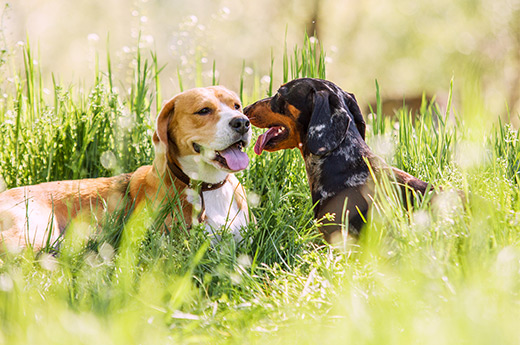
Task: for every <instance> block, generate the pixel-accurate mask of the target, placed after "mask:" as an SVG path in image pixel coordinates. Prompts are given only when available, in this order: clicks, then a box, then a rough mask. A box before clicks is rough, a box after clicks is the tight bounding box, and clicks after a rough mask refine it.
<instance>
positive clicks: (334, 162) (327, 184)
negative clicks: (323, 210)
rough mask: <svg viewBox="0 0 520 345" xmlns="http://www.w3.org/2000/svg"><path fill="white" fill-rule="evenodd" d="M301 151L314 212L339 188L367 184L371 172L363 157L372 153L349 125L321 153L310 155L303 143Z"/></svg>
mask: <svg viewBox="0 0 520 345" xmlns="http://www.w3.org/2000/svg"><path fill="white" fill-rule="evenodd" d="M301 151H302V155H303V156H304V158H305V159H304V160H305V168H306V170H307V176H308V180H309V186H310V189H311V194H312V202H313V203H314V204H315V203H318V206H317V207H316V208H315V212H317V211H318V209H319V208H320V206H321V205H323V204H324V203H325V202H326V201H327V200H329V199H331V198H333V197H335V196H336V195H337V194H338V193H339V192H341V191H342V190H345V189H347V188H353V187H358V186H361V185H364V184H366V182H367V179H368V177H369V175H370V173H369V168H368V166H367V163H366V159H370V158H371V157H372V156H373V154H372V153H371V151H370V149H369V148H368V146H367V144H366V143H365V141H364V140H363V138H362V137H361V135H360V134H359V132H357V130H354V129H349V131H348V134H347V136H346V138H345V139H344V140H343V141H342V142H341V144H340V145H339V146H338V147H337V148H336V149H334V150H333V151H331V152H328V153H326V154H324V155H321V156H318V155H313V154H312V153H310V152H309V149H308V148H307V147H306V145H305V144H304V145H303V147H302V150H301Z"/></svg>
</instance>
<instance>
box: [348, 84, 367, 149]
mask: <svg viewBox="0 0 520 345" xmlns="http://www.w3.org/2000/svg"><path fill="white" fill-rule="evenodd" d="M343 100H344V101H345V104H346V105H347V108H348V110H349V111H350V113H351V114H352V116H353V117H354V123H355V124H356V127H357V129H358V131H359V134H361V137H362V138H363V140H365V129H366V124H365V119H364V118H363V114H361V109H359V105H358V103H357V101H356V96H354V94H353V93H348V92H345V93H344V95H343Z"/></svg>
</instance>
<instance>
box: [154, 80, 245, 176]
mask: <svg viewBox="0 0 520 345" xmlns="http://www.w3.org/2000/svg"><path fill="white" fill-rule="evenodd" d="M156 122H157V123H156V131H155V133H154V136H153V140H154V144H155V147H156V160H155V164H156V166H157V167H158V168H159V169H160V170H163V171H164V169H166V163H167V160H170V161H173V162H175V163H177V164H179V165H180V166H181V168H182V170H183V171H184V172H185V173H186V174H187V175H188V176H189V177H191V178H193V179H196V180H202V181H205V182H208V183H216V182H219V181H222V180H223V179H224V178H225V176H226V175H227V174H228V173H230V172H236V171H239V170H242V169H245V168H246V167H247V165H248V163H249V158H248V157H247V154H246V153H245V152H243V148H244V146H247V145H248V144H249V142H250V140H251V128H250V124H249V120H248V119H247V117H246V116H244V114H243V113H242V106H241V103H240V99H239V98H238V96H237V95H236V94H235V93H234V92H232V91H230V90H228V89H226V88H224V87H222V86H211V87H206V88H196V89H191V90H188V91H185V92H182V93H180V94H178V95H177V96H175V97H174V98H172V99H171V100H170V101H168V102H167V103H166V105H165V106H164V107H163V109H162V110H161V112H160V114H159V116H158V117H157V121H156Z"/></svg>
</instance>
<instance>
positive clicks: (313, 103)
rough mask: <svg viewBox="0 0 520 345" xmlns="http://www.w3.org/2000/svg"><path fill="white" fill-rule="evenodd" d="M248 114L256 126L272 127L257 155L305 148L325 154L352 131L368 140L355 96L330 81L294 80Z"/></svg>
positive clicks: (261, 139)
mask: <svg viewBox="0 0 520 345" xmlns="http://www.w3.org/2000/svg"><path fill="white" fill-rule="evenodd" d="M244 114H246V116H247V117H248V118H249V119H250V120H251V123H252V124H253V125H254V126H257V127H260V128H269V130H268V131H267V132H265V133H264V134H262V135H260V137H259V138H258V140H257V142H256V145H255V152H256V153H257V154H260V153H262V151H263V150H266V151H277V150H281V149H291V148H295V147H298V148H300V150H303V148H304V147H305V148H306V149H308V150H309V152H310V153H312V154H314V155H324V154H326V153H328V152H330V151H332V150H334V149H335V148H336V147H338V145H339V144H340V143H341V142H342V141H343V140H344V138H345V137H346V136H347V135H349V134H348V133H349V132H350V133H354V134H357V133H359V135H360V136H361V138H362V139H365V121H364V120H363V115H362V114H361V110H360V109H359V106H358V104H357V102H356V99H355V97H354V95H353V94H351V93H348V92H345V91H343V90H341V89H340V88H339V87H338V86H336V85H335V84H334V83H332V82H329V81H326V80H321V79H311V78H301V79H295V80H293V81H290V82H288V83H287V84H284V85H282V86H281V87H280V88H279V89H278V92H277V93H276V94H275V95H274V96H273V97H269V98H265V99H263V100H260V101H258V102H256V103H254V104H252V105H250V106H248V107H246V108H245V109H244ZM349 129H350V130H349Z"/></svg>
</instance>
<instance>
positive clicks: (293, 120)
mask: <svg viewBox="0 0 520 345" xmlns="http://www.w3.org/2000/svg"><path fill="white" fill-rule="evenodd" d="M244 114H245V115H246V116H247V117H248V118H249V120H250V121H251V123H252V124H253V125H254V126H257V127H260V128H268V130H267V132H265V133H264V134H262V135H260V136H259V138H258V140H257V142H256V145H255V152H256V153H257V154H261V153H262V151H264V150H265V151H277V150H281V149H292V148H298V149H299V150H300V151H301V153H302V155H303V158H304V160H305V168H306V170H307V177H308V180H309V185H310V189H311V193H312V202H313V203H314V204H315V205H316V207H315V209H314V214H315V217H316V218H317V219H321V218H322V217H323V216H324V215H326V214H327V213H330V214H335V216H336V217H335V219H334V220H329V221H324V226H322V227H321V228H320V229H321V230H322V232H323V234H324V236H325V239H326V240H327V241H328V242H331V241H333V240H334V237H335V235H337V234H339V233H338V232H337V231H338V230H341V229H342V227H343V226H342V219H343V217H346V216H347V215H348V224H349V229H348V231H349V233H351V234H353V235H355V236H357V235H358V234H359V232H360V230H361V228H362V226H363V224H364V222H365V221H364V220H365V219H366V215H367V212H368V208H369V205H370V203H371V200H372V199H371V195H372V194H373V182H372V178H371V174H370V169H369V166H368V165H367V162H368V163H369V164H370V165H371V166H372V168H373V170H374V172H375V173H377V174H380V173H381V172H387V173H388V175H389V176H390V178H391V179H392V180H393V181H395V182H396V183H398V184H399V185H401V186H402V187H403V189H405V190H408V191H412V190H415V191H416V192H418V193H420V194H424V193H426V192H427V191H428V190H430V188H431V187H430V185H429V184H428V183H426V182H424V181H421V180H419V179H417V178H415V177H413V176H412V175H410V174H408V173H406V172H404V171H402V170H399V169H397V168H393V167H389V166H387V165H386V164H385V163H384V162H383V161H382V160H381V158H379V157H377V156H376V155H375V154H374V153H372V151H371V150H370V148H369V147H368V146H367V144H366V143H365V121H364V119H363V115H362V114H361V111H360V109H359V106H358V104H357V101H356V98H355V97H354V95H353V94H351V93H348V92H345V91H343V90H342V89H341V88H339V87H338V86H337V85H335V84H334V83H332V82H330V81H327V80H320V79H311V78H302V79H295V80H293V81H291V82H289V83H287V84H284V85H282V86H281V87H280V88H279V89H278V92H277V93H276V94H275V95H274V96H273V97H269V98H265V99H263V100H260V101H258V102H256V103H254V104H252V105H250V106H248V107H246V108H245V109H244ZM345 201H346V204H345ZM344 211H345V213H343V212H344Z"/></svg>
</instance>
